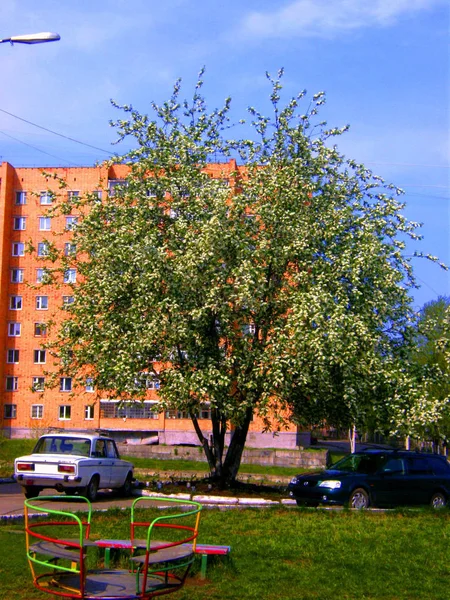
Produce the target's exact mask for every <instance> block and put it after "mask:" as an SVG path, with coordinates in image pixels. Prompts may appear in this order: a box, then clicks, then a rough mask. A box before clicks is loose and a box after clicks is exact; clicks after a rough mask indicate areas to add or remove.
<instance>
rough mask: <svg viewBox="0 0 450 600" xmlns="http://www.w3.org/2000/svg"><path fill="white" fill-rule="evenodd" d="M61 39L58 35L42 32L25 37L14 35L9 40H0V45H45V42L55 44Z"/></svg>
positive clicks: (28, 34)
mask: <svg viewBox="0 0 450 600" xmlns="http://www.w3.org/2000/svg"><path fill="white" fill-rule="evenodd" d="M60 39H61V36H60V35H59V33H51V32H50V31H43V32H41V33H27V34H25V35H14V36H12V37H9V38H4V39H3V40H0V44H3V43H4V42H10V44H11V46H12V45H13V44H46V43H47V42H57V41H58V40H60Z"/></svg>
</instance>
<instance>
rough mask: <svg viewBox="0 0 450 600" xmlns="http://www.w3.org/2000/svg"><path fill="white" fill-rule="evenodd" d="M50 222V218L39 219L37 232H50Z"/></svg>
mask: <svg viewBox="0 0 450 600" xmlns="http://www.w3.org/2000/svg"><path fill="white" fill-rule="evenodd" d="M51 226H52V220H51V218H50V217H39V231H50V229H51Z"/></svg>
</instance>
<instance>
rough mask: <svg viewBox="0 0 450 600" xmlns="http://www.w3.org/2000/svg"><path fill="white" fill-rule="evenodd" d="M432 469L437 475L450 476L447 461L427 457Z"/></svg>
mask: <svg viewBox="0 0 450 600" xmlns="http://www.w3.org/2000/svg"><path fill="white" fill-rule="evenodd" d="M427 460H428V461H429V463H430V466H431V469H432V471H433V473H434V474H435V475H449V474H450V466H449V464H448V462H447V461H446V460H443V459H442V458H437V457H427Z"/></svg>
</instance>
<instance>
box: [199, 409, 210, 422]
mask: <svg viewBox="0 0 450 600" xmlns="http://www.w3.org/2000/svg"><path fill="white" fill-rule="evenodd" d="M198 418H199V419H208V420H210V419H211V409H210V408H209V407H208V406H201V407H200V412H199V413H198Z"/></svg>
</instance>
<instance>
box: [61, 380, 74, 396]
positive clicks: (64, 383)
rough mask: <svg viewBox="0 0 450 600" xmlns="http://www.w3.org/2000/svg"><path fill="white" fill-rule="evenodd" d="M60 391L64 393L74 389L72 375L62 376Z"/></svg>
mask: <svg viewBox="0 0 450 600" xmlns="http://www.w3.org/2000/svg"><path fill="white" fill-rule="evenodd" d="M59 391H60V392H64V393H67V392H71V391H72V377H60V379H59Z"/></svg>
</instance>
